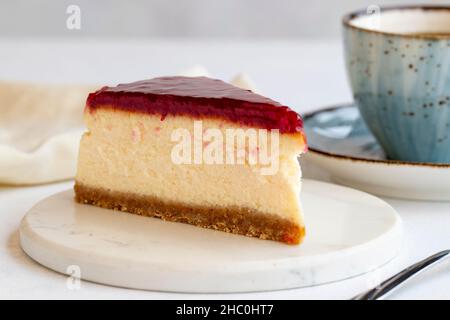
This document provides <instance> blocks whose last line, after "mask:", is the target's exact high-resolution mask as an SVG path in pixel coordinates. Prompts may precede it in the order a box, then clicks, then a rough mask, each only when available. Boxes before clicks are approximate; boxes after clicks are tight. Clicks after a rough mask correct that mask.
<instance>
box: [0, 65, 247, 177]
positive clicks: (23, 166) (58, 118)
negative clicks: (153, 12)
mask: <svg viewBox="0 0 450 320" xmlns="http://www.w3.org/2000/svg"><path fill="white" fill-rule="evenodd" d="M181 74H182V75H185V76H202V75H208V72H207V71H206V70H205V69H204V68H202V67H194V68H190V69H188V70H186V71H184V72H182V73H181ZM232 83H234V84H235V85H237V86H239V87H242V88H245V89H250V90H251V89H254V88H253V87H252V83H251V81H250V80H249V78H248V76H246V75H245V74H240V75H238V76H236V77H235V78H234V80H233V82H232ZM99 87H100V86H99V85H95V86H94V85H42V84H31V83H14V82H6V81H0V184H9V185H31V184H41V183H48V182H54V181H59V180H65V179H70V178H73V177H74V176H75V172H76V162H77V154H78V146H79V141H80V138H81V134H82V133H83V131H84V130H85V129H84V124H83V117H82V116H83V109H84V105H85V102H86V97H87V95H88V93H89V92H92V91H95V90H97V89H98V88H99Z"/></svg>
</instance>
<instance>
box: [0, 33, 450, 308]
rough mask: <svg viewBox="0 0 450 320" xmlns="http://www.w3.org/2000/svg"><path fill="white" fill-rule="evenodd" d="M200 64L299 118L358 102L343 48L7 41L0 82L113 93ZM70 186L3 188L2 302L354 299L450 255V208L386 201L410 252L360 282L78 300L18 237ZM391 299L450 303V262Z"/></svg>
mask: <svg viewBox="0 0 450 320" xmlns="http://www.w3.org/2000/svg"><path fill="white" fill-rule="evenodd" d="M198 64H201V65H204V66H205V67H206V68H207V69H208V70H209V71H210V73H211V74H212V75H213V76H216V77H218V78H222V79H225V80H227V79H230V78H231V77H232V76H234V75H235V74H236V73H238V72H240V71H245V72H246V73H248V74H249V75H250V76H251V77H252V78H253V80H254V81H255V83H256V84H257V87H258V89H259V91H260V92H262V93H264V94H265V95H267V96H270V97H272V98H274V99H276V100H279V101H281V102H283V103H284V104H287V105H289V106H292V107H293V108H294V109H295V110H296V111H298V112H300V113H302V112H307V111H311V110H314V109H316V108H320V107H323V106H328V105H332V104H337V103H341V102H347V101H351V94H350V90H349V87H348V82H347V78H346V74H345V68H344V64H343V58H342V50H341V44H340V41H338V40H321V41H319V40H317V41H312V40H310V41H298V42H292V41H290V42H287V41H271V42H264V41H258V42H249V41H205V40H202V41H201V40H199V41H186V40H180V41H175V40H170V41H167V40H166V41H163V40H151V39H150V40H137V39H136V40H127V41H117V40H115V41H113V40H106V41H105V40H103V41H97V40H74V39H61V40H40V41H37V40H36V39H21V40H17V39H0V70H1V71H0V78H1V79H5V80H29V81H40V82H52V83H58V82H64V83H78V82H84V83H111V84H113V83H117V82H127V81H133V80H138V79H143V78H149V77H153V76H158V75H168V74H176V73H178V72H179V71H181V70H183V69H186V68H189V67H192V66H193V65H198ZM304 169H305V168H304ZM306 169H307V168H306ZM304 171H306V172H304V175H305V176H307V177H309V178H311V177H314V173H313V172H307V170H304ZM72 184H73V182H71V181H66V182H60V183H55V184H48V185H43V186H32V187H9V186H0V298H36V299H41V298H58V299H85V298H98V299H111V298H121V299H129V298H130V299H131V298H133V299H322V298H323V299H330V298H331V299H348V298H350V297H352V296H354V295H355V294H357V293H359V292H361V291H363V290H366V289H368V288H369V287H372V286H373V285H375V284H376V283H377V282H378V281H379V280H382V279H385V278H386V277H388V276H390V275H392V274H394V273H396V272H398V271H399V270H401V269H402V268H404V267H406V266H408V265H410V264H412V263H414V262H416V261H417V260H419V259H422V258H424V257H426V256H428V255H430V254H432V253H435V252H437V251H439V250H443V249H448V248H450V203H438V202H417V201H403V200H396V199H385V200H386V201H387V202H388V203H389V204H391V205H392V206H393V207H394V208H395V209H397V211H398V212H399V213H400V215H401V217H402V219H403V222H404V228H405V246H404V249H403V250H402V252H401V253H400V255H399V257H397V258H396V259H395V260H393V261H392V262H390V263H389V264H387V265H385V266H383V267H382V268H380V269H379V270H377V271H375V272H371V273H369V274H366V275H363V276H359V277H355V278H352V279H348V280H344V281H340V282H335V283H331V284H326V285H321V286H317V287H311V288H302V289H294V290H282V291H274V292H260V293H246V294H177V293H163V292H145V291H139V290H129V289H122V288H114V287H108V286H104V285H99V284H94V283H90V282H86V281H83V282H82V283H81V287H80V288H79V289H76V290H73V289H72V290H71V289H69V288H68V286H67V285H66V283H67V277H66V276H65V275H61V274H57V273H55V272H53V271H51V270H48V269H46V268H44V267H42V266H40V265H38V264H37V263H35V262H34V261H33V260H31V259H30V258H28V257H27V256H26V255H25V254H24V252H23V251H22V250H21V248H20V245H19V237H18V231H17V230H18V226H19V222H20V219H21V218H22V216H23V215H24V214H25V212H26V211H27V210H28V209H29V208H30V207H32V206H33V204H35V203H36V202H37V201H39V200H40V199H43V198H44V197H46V196H49V195H51V194H53V193H55V192H57V191H60V190H64V189H68V188H71V187H72ZM390 298H392V299H450V262H445V263H442V264H440V265H439V266H437V267H435V268H433V269H432V270H430V271H428V272H426V273H425V274H423V275H421V276H419V277H418V278H416V279H414V280H412V281H411V282H409V284H408V285H407V286H405V287H404V288H402V289H401V290H399V291H397V292H396V293H394V294H393V295H391V296H390Z"/></svg>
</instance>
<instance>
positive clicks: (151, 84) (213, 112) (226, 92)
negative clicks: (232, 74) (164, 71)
mask: <svg viewBox="0 0 450 320" xmlns="http://www.w3.org/2000/svg"><path fill="white" fill-rule="evenodd" d="M105 107H108V108H115V109H120V110H125V111H130V112H142V113H150V114H160V115H161V119H162V120H163V119H164V118H165V117H166V116H167V115H189V116H192V117H194V118H202V117H204V116H211V117H220V118H225V119H227V120H230V121H232V122H236V123H240V124H243V125H247V126H252V127H258V128H264V129H279V130H280V132H281V133H295V132H302V129H303V121H302V119H301V117H300V115H298V114H297V113H296V112H294V111H292V110H291V109H289V108H288V107H286V106H282V105H281V104H279V103H278V102H276V101H273V100H271V99H269V98H266V97H263V96H261V95H258V94H256V93H253V92H252V91H250V90H244V89H240V88H238V87H235V86H233V85H230V84H228V83H225V82H223V81H221V80H216V79H210V78H206V77H161V78H154V79H150V80H143V81H137V82H133V83H128V84H119V85H118V86H116V87H103V88H102V89H100V90H98V91H96V92H94V93H91V94H89V96H88V99H87V108H88V109H89V110H90V111H95V110H96V109H97V108H105Z"/></svg>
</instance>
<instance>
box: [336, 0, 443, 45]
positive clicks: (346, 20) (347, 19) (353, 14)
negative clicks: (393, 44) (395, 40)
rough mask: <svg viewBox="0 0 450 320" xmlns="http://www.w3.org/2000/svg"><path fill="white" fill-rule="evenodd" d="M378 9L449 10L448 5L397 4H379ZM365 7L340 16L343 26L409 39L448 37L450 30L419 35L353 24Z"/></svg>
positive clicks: (364, 10)
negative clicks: (436, 33) (435, 33)
mask: <svg viewBox="0 0 450 320" xmlns="http://www.w3.org/2000/svg"><path fill="white" fill-rule="evenodd" d="M379 8H380V10H381V11H382V12H383V11H392V10H413V9H421V10H423V11H428V10H429V11H449V12H450V5H444V4H443V5H397V6H395V5H394V6H380V7H379ZM365 14H366V9H360V10H357V11H353V12H350V13H348V14H346V15H344V17H343V18H342V24H343V25H344V27H347V28H351V29H354V30H358V31H363V32H367V33H374V34H380V35H385V36H397V37H402V38H410V39H427V40H448V39H450V32H448V33H445V34H439V35H421V34H405V33H400V32H388V31H379V30H373V29H369V28H363V27H358V26H355V25H353V24H352V23H351V22H352V20H354V19H356V18H358V17H360V16H362V15H365Z"/></svg>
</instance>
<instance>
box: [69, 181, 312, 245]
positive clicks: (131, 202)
mask: <svg viewBox="0 0 450 320" xmlns="http://www.w3.org/2000/svg"><path fill="white" fill-rule="evenodd" d="M74 190H75V200H76V201H77V202H79V203H84V204H91V205H94V206H98V207H102V208H107V209H114V210H120V211H125V212H129V213H133V214H138V215H141V216H147V217H155V218H160V219H162V220H166V221H172V222H182V223H188V224H192V225H195V226H199V227H203V228H208V229H214V230H219V231H224V232H229V233H235V234H240V235H245V236H248V237H256V238H260V239H266V240H275V241H281V242H284V243H288V244H299V243H300V242H301V241H302V240H303V237H304V235H305V229H304V227H303V226H301V225H298V224H296V223H294V222H292V221H290V220H287V219H283V218H280V217H278V216H276V215H273V214H267V213H262V212H259V211H256V210H251V209H247V208H241V207H226V208H223V207H222V208H221V207H202V206H190V205H187V204H182V203H168V202H165V201H161V200H159V199H157V198H155V197H151V196H141V195H135V194H129V193H124V192H116V191H110V190H106V189H101V188H93V187H89V186H86V185H83V184H80V183H79V182H76V183H75V186H74Z"/></svg>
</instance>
